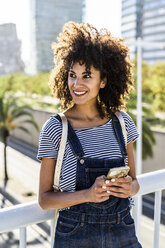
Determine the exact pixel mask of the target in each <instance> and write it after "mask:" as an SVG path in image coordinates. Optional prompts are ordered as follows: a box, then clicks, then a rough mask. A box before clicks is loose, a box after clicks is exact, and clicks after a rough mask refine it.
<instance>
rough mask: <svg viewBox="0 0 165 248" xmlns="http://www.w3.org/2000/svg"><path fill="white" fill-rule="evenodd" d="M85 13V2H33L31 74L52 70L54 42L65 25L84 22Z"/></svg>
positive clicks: (41, 0) (76, 0)
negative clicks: (52, 45) (70, 22)
mask: <svg viewBox="0 0 165 248" xmlns="http://www.w3.org/2000/svg"><path fill="white" fill-rule="evenodd" d="M83 11H84V1H83V0H46V1H45V0H31V56H30V57H31V59H30V68H31V69H30V71H31V73H34V74H35V73H37V72H39V71H42V72H45V71H49V70H51V69H52V67H53V53H52V49H51V44H52V42H54V41H56V38H57V36H58V34H59V32H61V31H62V26H63V25H64V23H66V22H68V21H75V22H82V16H83Z"/></svg>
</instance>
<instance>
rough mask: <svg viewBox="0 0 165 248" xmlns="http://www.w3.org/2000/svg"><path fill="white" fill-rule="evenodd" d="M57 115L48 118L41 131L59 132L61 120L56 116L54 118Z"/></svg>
mask: <svg viewBox="0 0 165 248" xmlns="http://www.w3.org/2000/svg"><path fill="white" fill-rule="evenodd" d="M56 117H57V115H52V116H50V118H49V119H48V120H47V121H46V122H45V123H44V125H43V127H42V131H45V132H47V133H49V132H52V131H53V132H55V133H57V132H60V133H61V130H62V126H61V122H60V120H59V119H58V118H56Z"/></svg>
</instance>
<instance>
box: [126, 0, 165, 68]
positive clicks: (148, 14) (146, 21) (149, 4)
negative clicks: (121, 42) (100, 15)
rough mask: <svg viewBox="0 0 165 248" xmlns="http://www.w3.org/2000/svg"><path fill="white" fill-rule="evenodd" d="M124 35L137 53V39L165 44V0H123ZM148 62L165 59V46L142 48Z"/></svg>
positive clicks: (144, 57)
mask: <svg viewBox="0 0 165 248" xmlns="http://www.w3.org/2000/svg"><path fill="white" fill-rule="evenodd" d="M121 30H122V37H124V38H125V39H126V42H127V44H128V46H129V48H130V51H131V57H134V55H135V54H136V47H135V46H134V43H135V40H136V39H137V38H138V37H141V38H142V39H143V40H145V41H150V42H156V43H159V42H161V43H164V44H165V0H131V1H130V0H122V29H121ZM142 54H143V60H145V61H146V62H147V63H148V64H154V63H157V62H161V61H165V47H164V48H158V47H155V46H148V47H145V48H143V50H142Z"/></svg>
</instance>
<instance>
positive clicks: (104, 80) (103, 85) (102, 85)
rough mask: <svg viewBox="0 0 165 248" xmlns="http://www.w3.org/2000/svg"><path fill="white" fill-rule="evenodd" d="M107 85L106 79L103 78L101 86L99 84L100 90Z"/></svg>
mask: <svg viewBox="0 0 165 248" xmlns="http://www.w3.org/2000/svg"><path fill="white" fill-rule="evenodd" d="M106 84H107V78H106V77H105V78H104V79H103V80H102V81H101V84H100V88H104V87H105V86H106Z"/></svg>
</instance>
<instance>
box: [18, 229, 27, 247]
mask: <svg viewBox="0 0 165 248" xmlns="http://www.w3.org/2000/svg"><path fill="white" fill-rule="evenodd" d="M19 230H20V242H19V248H26V227H23V228H20V229H19Z"/></svg>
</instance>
